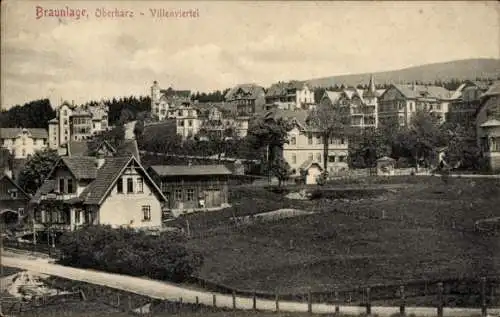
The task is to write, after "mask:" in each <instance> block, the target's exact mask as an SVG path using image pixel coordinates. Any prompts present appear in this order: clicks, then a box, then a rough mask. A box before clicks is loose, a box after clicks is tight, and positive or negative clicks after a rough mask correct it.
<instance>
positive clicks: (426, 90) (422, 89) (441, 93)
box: [393, 85, 453, 99]
mask: <svg viewBox="0 0 500 317" xmlns="http://www.w3.org/2000/svg"><path fill="white" fill-rule="evenodd" d="M393 86H394V87H395V88H396V89H397V90H399V91H400V92H401V93H402V94H403V95H404V96H405V97H406V98H410V99H416V98H421V97H426V98H436V99H450V98H451V97H452V95H453V92H451V91H449V90H447V89H446V88H443V87H439V86H422V85H393Z"/></svg>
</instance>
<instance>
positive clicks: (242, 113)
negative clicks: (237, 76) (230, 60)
mask: <svg viewBox="0 0 500 317" xmlns="http://www.w3.org/2000/svg"><path fill="white" fill-rule="evenodd" d="M265 95H266V94H265V91H264V88H263V87H261V86H258V85H256V84H241V85H237V86H236V87H233V88H232V89H230V90H229V91H228V92H227V93H226V95H225V96H224V100H225V101H226V103H228V104H229V105H231V107H232V108H233V109H235V112H236V113H235V114H236V116H238V117H250V116H252V115H253V114H254V113H256V112H262V111H263V110H264V106H265V104H266V98H265Z"/></svg>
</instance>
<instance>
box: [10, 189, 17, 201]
mask: <svg viewBox="0 0 500 317" xmlns="http://www.w3.org/2000/svg"><path fill="white" fill-rule="evenodd" d="M10 197H12V198H14V199H16V198H17V190H15V189H13V190H11V192H10Z"/></svg>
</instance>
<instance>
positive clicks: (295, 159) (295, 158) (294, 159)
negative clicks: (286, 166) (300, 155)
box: [292, 154, 297, 164]
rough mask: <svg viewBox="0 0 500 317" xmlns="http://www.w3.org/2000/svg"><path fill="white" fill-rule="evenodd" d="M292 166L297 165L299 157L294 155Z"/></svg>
mask: <svg viewBox="0 0 500 317" xmlns="http://www.w3.org/2000/svg"><path fill="white" fill-rule="evenodd" d="M292 164H297V155H295V154H292Z"/></svg>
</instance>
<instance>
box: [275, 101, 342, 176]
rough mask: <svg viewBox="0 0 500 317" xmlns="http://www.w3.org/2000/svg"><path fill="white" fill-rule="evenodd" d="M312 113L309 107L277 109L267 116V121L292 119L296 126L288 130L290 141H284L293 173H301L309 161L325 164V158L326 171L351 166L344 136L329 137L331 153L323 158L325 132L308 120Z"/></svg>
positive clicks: (286, 158) (336, 170) (286, 157)
mask: <svg viewBox="0 0 500 317" xmlns="http://www.w3.org/2000/svg"><path fill="white" fill-rule="evenodd" d="M309 114H310V113H309V111H307V110H294V111H293V110H281V109H274V110H272V111H270V112H269V113H267V114H266V116H265V119H266V120H278V119H280V118H281V119H284V120H287V121H289V122H291V123H292V125H293V127H292V129H291V130H290V131H289V132H288V136H287V137H288V143H285V144H284V145H283V149H282V155H283V158H284V159H285V161H287V162H288V164H289V165H290V167H291V169H292V174H293V175H294V176H299V175H300V174H301V169H302V168H303V166H304V164H306V162H309V161H311V163H312V162H314V163H318V164H320V165H321V166H324V160H327V167H328V168H327V170H328V172H329V173H331V174H334V173H336V172H339V171H341V170H346V169H348V165H347V154H348V142H347V140H346V139H344V138H330V140H329V145H328V156H327V157H323V153H324V144H323V137H322V132H321V131H319V130H317V129H314V128H313V127H311V125H310V124H309V122H308V121H309V120H308V119H309ZM308 164H309V163H308Z"/></svg>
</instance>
